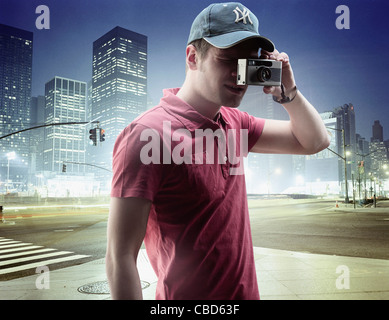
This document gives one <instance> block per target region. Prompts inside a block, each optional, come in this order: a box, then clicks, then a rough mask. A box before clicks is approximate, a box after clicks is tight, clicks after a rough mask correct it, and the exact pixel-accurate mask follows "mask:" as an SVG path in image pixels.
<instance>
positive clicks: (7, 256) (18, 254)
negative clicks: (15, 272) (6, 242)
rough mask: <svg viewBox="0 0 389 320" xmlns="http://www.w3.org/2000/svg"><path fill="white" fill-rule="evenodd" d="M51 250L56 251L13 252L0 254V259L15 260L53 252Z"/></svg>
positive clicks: (45, 249) (47, 249)
mask: <svg viewBox="0 0 389 320" xmlns="http://www.w3.org/2000/svg"><path fill="white" fill-rule="evenodd" d="M37 247H39V246H37ZM53 250H57V249H52V248H44V249H37V250H29V251H22V252H14V253H9V254H0V259H1V260H2V259H9V258H15V257H20V256H27V255H31V254H36V253H42V252H47V251H53Z"/></svg>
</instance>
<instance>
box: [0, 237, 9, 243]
mask: <svg viewBox="0 0 389 320" xmlns="http://www.w3.org/2000/svg"><path fill="white" fill-rule="evenodd" d="M9 240H12V239H5V238H1V239H0V244H1V242H4V241H9Z"/></svg>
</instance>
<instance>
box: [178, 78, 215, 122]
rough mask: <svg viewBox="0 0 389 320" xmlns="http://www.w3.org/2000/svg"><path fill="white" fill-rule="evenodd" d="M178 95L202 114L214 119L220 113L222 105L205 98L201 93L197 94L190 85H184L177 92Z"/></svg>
mask: <svg viewBox="0 0 389 320" xmlns="http://www.w3.org/2000/svg"><path fill="white" fill-rule="evenodd" d="M177 97H178V98H180V99H181V100H183V101H185V102H186V103H187V104H189V105H190V106H191V107H192V108H193V109H195V110H196V111H197V112H198V113H200V114H201V115H202V116H204V117H207V118H209V119H211V120H213V119H214V118H215V117H216V115H217V114H218V113H219V111H220V108H221V106H217V105H215V104H213V103H212V102H210V101H207V100H206V99H204V98H203V97H202V96H201V94H197V93H196V91H195V90H193V89H192V88H190V87H189V86H188V85H185V83H184V85H183V86H182V88H181V89H180V90H179V91H178V92H177Z"/></svg>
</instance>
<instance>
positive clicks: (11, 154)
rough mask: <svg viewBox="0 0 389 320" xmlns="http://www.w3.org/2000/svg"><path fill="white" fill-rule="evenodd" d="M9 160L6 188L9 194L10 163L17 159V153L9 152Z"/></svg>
mask: <svg viewBox="0 0 389 320" xmlns="http://www.w3.org/2000/svg"><path fill="white" fill-rule="evenodd" d="M6 156H7V159H8V166H7V185H6V187H5V193H8V184H9V162H10V161H11V160H14V159H15V158H16V153H15V152H14V151H12V152H8V153H7V154H6Z"/></svg>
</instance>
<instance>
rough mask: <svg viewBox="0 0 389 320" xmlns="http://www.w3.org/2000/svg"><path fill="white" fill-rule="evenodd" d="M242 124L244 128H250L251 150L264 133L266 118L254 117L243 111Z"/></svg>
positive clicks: (249, 143)
mask: <svg viewBox="0 0 389 320" xmlns="http://www.w3.org/2000/svg"><path fill="white" fill-rule="evenodd" d="M241 125H242V129H247V130H248V151H250V150H251V149H252V147H254V145H255V143H256V142H257V141H258V139H259V137H260V136H261V134H262V131H263V127H264V126H265V119H262V118H257V117H254V116H252V115H249V114H248V113H246V112H241Z"/></svg>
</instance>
